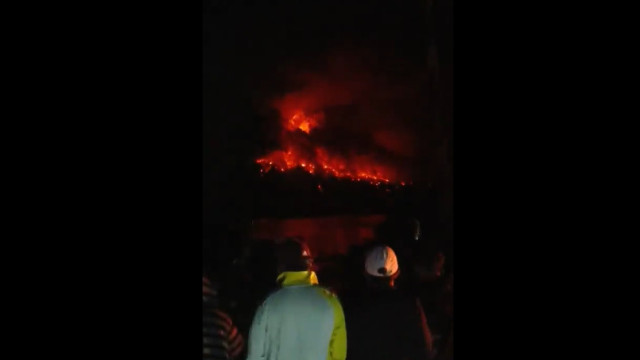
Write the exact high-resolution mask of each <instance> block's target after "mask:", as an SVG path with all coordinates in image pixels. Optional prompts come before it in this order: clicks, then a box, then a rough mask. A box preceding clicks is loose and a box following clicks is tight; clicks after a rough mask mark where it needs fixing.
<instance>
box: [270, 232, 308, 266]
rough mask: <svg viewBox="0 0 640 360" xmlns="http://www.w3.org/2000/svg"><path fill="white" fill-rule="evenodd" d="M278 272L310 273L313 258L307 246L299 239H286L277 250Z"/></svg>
mask: <svg viewBox="0 0 640 360" xmlns="http://www.w3.org/2000/svg"><path fill="white" fill-rule="evenodd" d="M276 258H277V260H278V272H279V273H281V272H285V271H309V270H311V269H312V266H313V258H312V257H311V251H310V250H309V247H308V246H307V244H306V243H305V242H304V241H302V240H299V239H293V238H290V239H286V240H285V241H284V242H282V243H281V244H279V245H278V248H277V249H276Z"/></svg>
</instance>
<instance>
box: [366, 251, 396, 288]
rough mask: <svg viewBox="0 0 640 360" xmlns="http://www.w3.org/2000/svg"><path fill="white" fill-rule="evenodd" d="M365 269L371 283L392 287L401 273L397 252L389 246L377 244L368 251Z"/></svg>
mask: <svg viewBox="0 0 640 360" xmlns="http://www.w3.org/2000/svg"><path fill="white" fill-rule="evenodd" d="M364 270H365V273H366V276H367V279H368V280H369V284H370V285H372V286H378V287H390V288H392V287H393V286H394V284H395V280H396V279H397V278H398V276H399V275H400V266H399V265H398V258H397V257H396V253H395V252H394V251H393V249H391V248H390V247H388V246H384V245H381V246H376V247H374V248H373V249H371V250H370V251H369V252H368V253H367V257H366V259H365V263H364Z"/></svg>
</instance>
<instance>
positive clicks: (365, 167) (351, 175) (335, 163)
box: [256, 111, 405, 186]
mask: <svg viewBox="0 0 640 360" xmlns="http://www.w3.org/2000/svg"><path fill="white" fill-rule="evenodd" d="M321 119H322V114H315V115H312V116H307V115H305V114H304V112H302V111H297V112H296V113H295V114H294V115H293V116H292V117H291V118H290V119H289V120H288V121H286V122H284V125H285V126H284V128H285V130H286V131H289V132H294V131H296V130H301V131H302V132H304V133H306V134H310V133H311V131H312V130H313V129H314V128H317V127H318V126H319V125H320V120H321ZM284 138H285V139H287V138H286V137H284ZM289 141H292V140H291V139H289ZM313 150H314V151H313V152H311V153H308V154H305V153H304V152H303V151H300V150H299V149H297V148H296V146H294V145H293V144H292V143H290V144H287V146H286V151H285V150H276V151H273V152H271V153H270V154H267V155H266V156H265V157H263V158H260V159H257V160H256V162H257V163H258V164H260V166H261V169H260V172H261V173H266V172H269V171H271V170H272V169H273V170H277V171H281V172H284V171H287V170H291V169H294V168H299V169H302V170H304V171H306V172H308V173H310V174H315V173H319V174H322V175H325V176H334V177H336V178H342V179H350V180H352V181H367V182H369V183H371V184H374V185H381V184H391V183H398V182H399V179H397V176H396V174H395V172H394V171H393V169H391V168H390V167H388V166H383V165H381V164H378V163H377V162H376V161H374V160H373V159H371V158H368V157H364V156H357V157H356V156H352V157H350V158H345V157H343V156H338V155H333V154H330V153H329V152H328V151H327V150H326V149H325V148H323V147H320V146H316V147H315V148H314V149H313ZM400 184H401V185H402V186H404V185H405V182H404V181H402V182H400Z"/></svg>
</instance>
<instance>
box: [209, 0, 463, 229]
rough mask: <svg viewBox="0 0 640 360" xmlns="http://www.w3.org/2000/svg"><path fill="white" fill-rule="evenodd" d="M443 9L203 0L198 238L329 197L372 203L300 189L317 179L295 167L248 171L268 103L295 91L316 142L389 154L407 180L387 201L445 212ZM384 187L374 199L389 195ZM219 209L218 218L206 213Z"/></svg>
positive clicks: (267, 140) (271, 144)
mask: <svg viewBox="0 0 640 360" xmlns="http://www.w3.org/2000/svg"><path fill="white" fill-rule="evenodd" d="M451 6H452V2H451V1H448V0H447V1H397V2H391V1H369V2H366V3H365V2H362V3H359V2H343V1H333V0H332V1H284V0H282V1H204V8H205V12H204V14H205V15H204V19H203V22H204V34H203V41H204V44H203V61H204V67H203V75H204V78H203V89H204V99H203V102H204V109H203V110H204V119H203V129H204V138H203V147H204V154H203V155H204V156H203V167H204V179H203V182H204V183H203V190H204V202H203V205H204V217H205V218H204V224H205V228H204V230H205V236H213V233H212V232H211V231H212V230H211V229H214V228H216V227H217V226H219V225H220V224H230V223H236V224H243V223H246V221H247V220H248V219H251V218H252V217H255V216H264V215H274V216H296V215H297V216H303V215H313V214H302V213H300V212H305V208H310V207H312V208H314V209H318V208H322V206H323V204H324V203H331V206H330V210H328V211H329V212H332V211H334V212H342V213H344V212H363V211H365V212H366V211H368V212H375V211H378V210H381V209H384V206H383V205H380V204H374V203H375V201H371V200H366V199H371V198H376V196H377V195H375V194H377V193H376V190H375V189H373V190H371V189H367V188H365V187H362V186H361V187H358V188H357V189H356V190H355V191H351V190H353V189H351V188H350V189H351V190H349V191H348V192H350V193H352V194H355V195H353V196H354V198H352V199H351V200H349V199H347V197H345V196H343V195H344V191H339V190H336V191H335V192H334V193H329V194H327V192H325V193H323V194H317V193H314V194H315V195H310V194H312V192H311V191H310V190H309V189H311V188H314V189H315V187H316V185H317V184H316V183H318V182H322V181H323V180H315V179H309V177H308V176H307V177H305V176H304V175H303V174H293V175H291V176H286V177H283V176H280V177H278V178H275V177H273V176H272V177H271V178H268V179H264V178H260V177H259V176H258V168H257V166H256V164H255V159H256V158H258V157H260V156H262V155H264V154H265V153H266V152H267V151H269V150H273V149H276V148H277V146H278V140H277V139H278V132H279V125H280V118H279V113H278V109H276V106H274V103H277V101H278V99H282V98H283V97H286V96H307V95H305V94H312V95H311V96H312V97H313V98H314V99H315V100H317V101H315V103H314V106H317V107H318V108H321V109H322V111H323V112H324V114H325V116H326V118H327V127H326V129H325V132H327V133H330V134H331V135H330V136H325V138H326V139H325V140H324V141H325V145H327V146H330V147H332V148H335V149H342V148H348V147H352V148H354V147H355V148H357V150H358V151H364V152H368V151H371V152H372V153H376V154H381V156H386V157H387V158H389V159H394V162H396V163H398V164H402V165H401V166H402V167H403V171H407V172H408V173H410V174H411V178H412V180H413V182H414V189H413V190H406V189H405V190H403V191H401V193H402V194H404V195H396V196H395V198H398V196H400V197H402V196H405V197H406V196H408V197H410V198H412V199H413V200H412V201H413V202H415V203H420V202H424V201H427V200H426V199H430V200H429V203H430V206H431V208H432V210H430V211H431V213H433V214H435V215H433V216H436V217H441V218H445V219H447V218H449V217H450V213H451V193H452V169H451V162H452V155H451V152H452V151H451V146H452V143H451V142H452V141H451V129H452V109H451V89H452V86H451V82H452V55H451V53H452V30H451ZM292 94H294V95H292ZM295 94H297V95H295ZM313 94H321V95H318V96H316V95H313ZM327 94H329V95H330V96H329V95H327ZM329 129H332V130H331V131H330V130H329ZM352 134H355V135H352ZM355 139H359V140H357V141H356V140H355ZM398 166H400V165H398ZM285 175H287V174H285ZM289 184H293V185H291V186H289ZM345 186H347V187H349V186H352V185H345ZM333 188H335V189H339V188H340V187H339V186H334V187H333ZM358 189H359V190H358ZM379 192H380V191H378V193H379ZM337 193H340V195H335V194H337ZM385 194H386V195H385ZM388 194H389V193H388V192H386V193H385V192H384V191H383V194H381V195H380V199H383V200H381V203H385V202H386V203H388V202H389V201H391V202H393V201H394V200H393V199H391V200H390V198H389V195H388ZM407 194H410V195H407ZM418 194H419V195H418ZM338 198H339V199H343V200H344V204H340V201H338V200H336V199H338ZM392 198H393V197H392ZM300 199H305V200H307V199H308V201H309V203H308V204H307V203H305V201H302V200H300ZM354 199H355V201H353V200H354ZM354 202H355V203H356V204H355V205H354ZM372 202H373V203H372ZM358 204H362V209H359V208H358ZM396 206H397V205H396ZM418 207H419V205H418ZM426 207H427V206H426V205H425V208H426ZM365 208H366V209H365ZM420 211H422V212H425V211H426V210H424V209H420ZM220 212H223V213H224V214H225V216H224V217H220V216H219V215H218V216H214V214H219V213H220ZM225 226H227V225H225Z"/></svg>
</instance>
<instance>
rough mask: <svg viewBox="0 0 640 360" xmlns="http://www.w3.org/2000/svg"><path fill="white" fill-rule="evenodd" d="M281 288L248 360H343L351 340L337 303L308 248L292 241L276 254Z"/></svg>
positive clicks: (259, 316) (259, 322)
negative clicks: (323, 284)
mask: <svg viewBox="0 0 640 360" xmlns="http://www.w3.org/2000/svg"><path fill="white" fill-rule="evenodd" d="M277 258H278V270H279V273H280V275H278V277H277V283H278V284H279V285H280V287H281V288H280V289H279V290H277V291H275V292H274V293H272V294H271V295H270V296H269V297H267V299H266V300H265V301H264V302H263V303H262V305H261V306H260V307H259V308H258V311H257V312H256V315H255V317H254V320H253V323H252V324H251V331H250V333H249V354H248V357H247V360H258V359H265V360H326V359H330V360H331V359H333V360H344V359H345V358H346V353H347V349H346V346H347V335H346V329H345V324H344V314H343V312H342V306H341V304H340V301H339V300H338V298H337V297H336V296H335V295H334V294H333V293H331V292H330V291H328V290H327V289H325V288H323V287H320V286H318V278H317V276H316V274H315V272H313V271H312V270H311V269H312V265H313V262H312V258H311V253H310V251H309V248H308V247H307V246H306V244H304V243H303V242H300V241H296V240H288V241H285V242H284V243H283V244H281V245H280V246H279V248H278V250H277Z"/></svg>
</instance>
